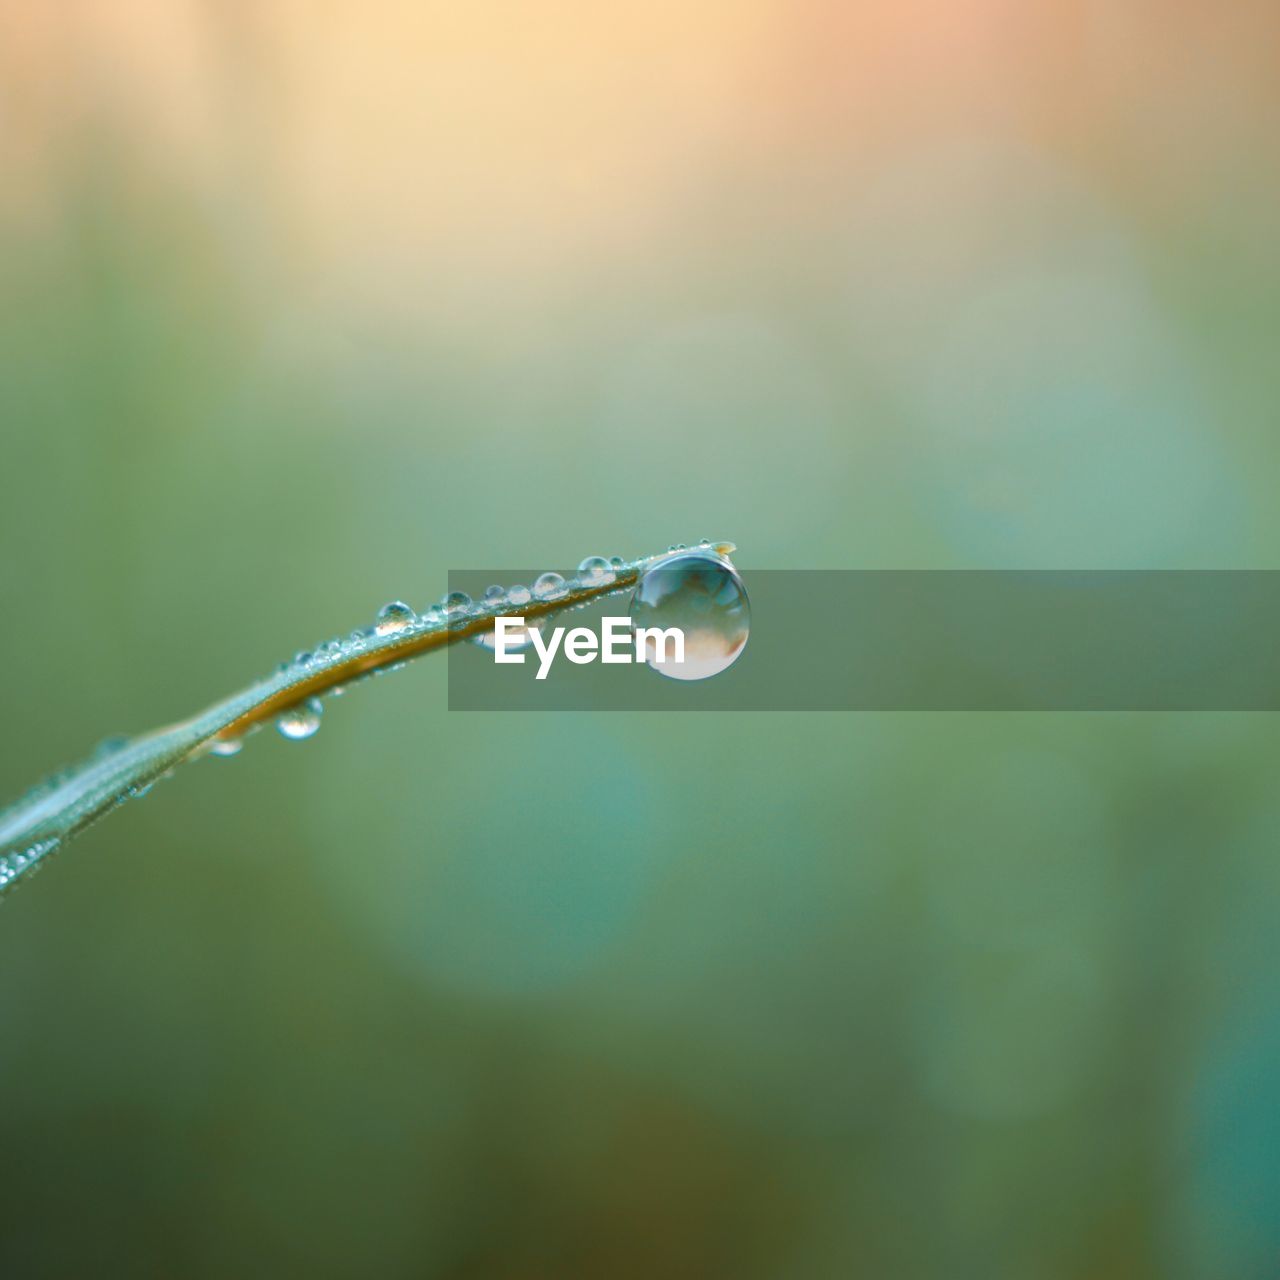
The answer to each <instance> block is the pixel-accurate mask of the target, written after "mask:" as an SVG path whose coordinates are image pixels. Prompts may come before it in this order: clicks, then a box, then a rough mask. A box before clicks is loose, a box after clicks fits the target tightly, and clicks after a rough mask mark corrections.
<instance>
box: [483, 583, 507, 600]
mask: <svg viewBox="0 0 1280 1280" xmlns="http://www.w3.org/2000/svg"><path fill="white" fill-rule="evenodd" d="M505 596H506V592H505V591H503V589H502V588H501V587H500V586H498V585H497V584H496V583H495V584H494V585H493V586H492V587H486V588H485V591H484V602H485V604H487V605H495V604H500V603H501V602H502V600H503V599H504V597H505Z"/></svg>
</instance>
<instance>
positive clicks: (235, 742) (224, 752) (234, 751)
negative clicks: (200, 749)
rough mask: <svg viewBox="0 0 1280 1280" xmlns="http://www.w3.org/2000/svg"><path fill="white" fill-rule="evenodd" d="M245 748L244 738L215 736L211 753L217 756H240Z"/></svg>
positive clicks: (210, 749) (210, 747) (211, 745)
mask: <svg viewBox="0 0 1280 1280" xmlns="http://www.w3.org/2000/svg"><path fill="white" fill-rule="evenodd" d="M243 749H244V739H243V738H214V740H213V742H212V743H211V744H210V746H209V754H210V755H215V756H238V755H239V754H240V752H241V751H242V750H243Z"/></svg>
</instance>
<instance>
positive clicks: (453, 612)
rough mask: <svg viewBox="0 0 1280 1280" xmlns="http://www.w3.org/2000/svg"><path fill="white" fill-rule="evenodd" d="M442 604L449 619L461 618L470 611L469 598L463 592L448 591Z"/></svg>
mask: <svg viewBox="0 0 1280 1280" xmlns="http://www.w3.org/2000/svg"><path fill="white" fill-rule="evenodd" d="M442 603H443V605H444V612H445V616H446V617H449V618H459V617H463V616H464V615H466V614H467V613H470V611H471V597H470V596H469V595H467V593H466V592H465V591H450V592H449V594H448V595H447V596H445V598H444V600H443V601H442Z"/></svg>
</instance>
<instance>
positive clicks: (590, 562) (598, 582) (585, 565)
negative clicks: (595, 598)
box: [578, 556, 614, 587]
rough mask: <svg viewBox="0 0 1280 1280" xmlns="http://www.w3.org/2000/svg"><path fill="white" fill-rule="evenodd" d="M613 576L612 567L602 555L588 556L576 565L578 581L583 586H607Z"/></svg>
mask: <svg viewBox="0 0 1280 1280" xmlns="http://www.w3.org/2000/svg"><path fill="white" fill-rule="evenodd" d="M613 577H614V574H613V569H612V567H611V566H610V564H609V562H608V561H607V560H606V559H605V558H604V556H588V557H587V558H586V559H585V560H584V561H583V562H582V563H581V564H580V565H579V566H578V582H579V583H580V584H581V585H582V586H584V587H604V586H607V585H608V584H609V583H610V582H612V581H613Z"/></svg>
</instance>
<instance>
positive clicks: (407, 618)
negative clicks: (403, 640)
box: [373, 600, 418, 636]
mask: <svg viewBox="0 0 1280 1280" xmlns="http://www.w3.org/2000/svg"><path fill="white" fill-rule="evenodd" d="M417 620H418V615H417V614H416V613H414V611H413V610H412V609H411V608H409V606H408V605H407V604H405V602H404V601H403V600H392V601H391V603H390V604H384V605H383V606H382V608H381V609H379V610H378V616H377V617H376V618H375V619H374V624H373V630H374V633H375V634H376V635H380V636H394V635H398V634H399V633H400V632H401V631H407V630H408V629H409V628H410V627H411V626H413V624H414V623H415V622H417Z"/></svg>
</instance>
